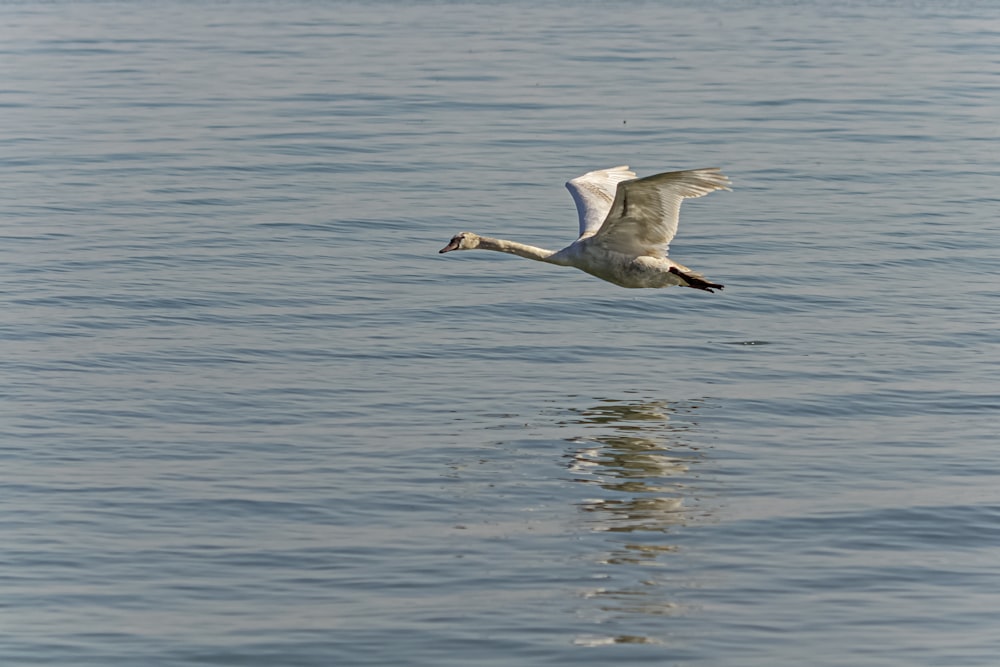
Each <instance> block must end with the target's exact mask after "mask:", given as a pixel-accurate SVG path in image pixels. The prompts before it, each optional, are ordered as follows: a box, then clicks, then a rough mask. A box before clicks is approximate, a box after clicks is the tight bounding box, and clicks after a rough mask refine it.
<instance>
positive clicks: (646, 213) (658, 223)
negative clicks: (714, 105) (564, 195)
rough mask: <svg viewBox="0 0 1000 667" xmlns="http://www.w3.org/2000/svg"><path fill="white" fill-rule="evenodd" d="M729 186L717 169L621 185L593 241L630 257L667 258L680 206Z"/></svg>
mask: <svg viewBox="0 0 1000 667" xmlns="http://www.w3.org/2000/svg"><path fill="white" fill-rule="evenodd" d="M729 185H730V182H729V179H728V178H727V177H726V176H724V175H723V174H722V172H721V171H719V170H718V169H716V168H709V169H691V170H688V171H671V172H667V173H665V174H656V175H655V176H647V177H645V178H640V179H636V180H632V181H625V182H623V183H619V184H618V190H617V192H616V194H615V200H614V202H613V203H612V204H611V210H610V211H609V212H608V216H607V219H606V220H605V221H604V224H603V225H601V227H600V229H599V230H598V231H597V233H596V234H595V235H594V241H595V242H597V243H600V244H601V245H603V246H604V247H606V248H608V249H611V250H616V251H618V252H622V253H626V254H630V255H652V256H654V257H666V256H667V250H668V249H669V247H670V241H671V239H673V238H674V234H676V233H677V218H678V216H679V214H680V210H681V202H682V201H683V200H684V199H687V198H689V197H702V196H704V195H707V194H708V193H710V192H714V191H715V190H728V189H729V187H728V186H729Z"/></svg>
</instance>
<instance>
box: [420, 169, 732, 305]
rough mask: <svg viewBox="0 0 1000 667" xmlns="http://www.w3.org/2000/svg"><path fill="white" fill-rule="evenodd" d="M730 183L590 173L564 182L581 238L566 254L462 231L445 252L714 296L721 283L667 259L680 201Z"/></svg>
mask: <svg viewBox="0 0 1000 667" xmlns="http://www.w3.org/2000/svg"><path fill="white" fill-rule="evenodd" d="M729 185H730V182H729V179H728V178H726V176H724V175H723V174H722V172H721V171H719V170H718V169H715V168H708V169H691V170H688V171H671V172H667V173H663V174H656V175H654V176H647V177H645V178H638V179H637V178H635V173H634V172H632V171H629V168H628V167H627V166H624V165H623V166H620V167H612V168H610V169H600V170H597V171H591V172H589V173H586V174H584V175H583V176H579V177H577V178H574V179H573V180H571V181H569V182H568V183H566V187H567V188H568V189H569V191H570V194H571V195H573V201H575V202H576V209H577V213H578V214H579V218H580V236H579V238H578V239H577V240H576V241H574V242H573V243H572V244H570V245H568V246H566V247H565V248H563V249H562V250H560V251H558V252H553V251H551V250H545V249H544V248H537V247H535V246H530V245H526V244H523V243H518V242H516V241H507V240H504V239H494V238H490V237H487V236H479V235H478V234H473V233H472V232H462V233H460V234H457V235H455V236H454V237H453V238H452V239H451V241H450V242H449V243H448V245H446V246H445V247H444V248H442V249H441V250H440V252H442V253H444V252H451V251H452V250H475V249H479V250H495V251H498V252H507V253H511V254H514V255H518V256H520V257H526V258H528V259H534V260H538V261H542V262H548V263H550V264H558V265H560V266H573V267H576V268H578V269H580V270H582V271H586V272H587V273H589V274H591V275H594V276H597V277H598V278H601V279H603V280H607V281H608V282H612V283H614V284H616V285H620V286H622V287H669V286H671V285H682V286H685V287H693V288H695V289H700V290H705V291H708V292H712V291H714V290H715V289H722V285H720V284H718V283H712V282H709V281H708V280H706V279H705V277H704V276H702V275H701V274H699V273H696V272H694V271H692V270H691V269H689V268H687V267H686V266H684V265H683V264H680V263H678V262H675V261H673V260H672V259H670V258H668V257H667V251H668V250H669V247H670V241H671V240H672V239H673V238H674V235H675V234H676V233H677V222H678V218H679V215H680V208H681V202H682V201H683V200H684V199H687V198H690V197H701V196H703V195H707V194H708V193H710V192H714V191H715V190H728V189H729V187H728V186H729Z"/></svg>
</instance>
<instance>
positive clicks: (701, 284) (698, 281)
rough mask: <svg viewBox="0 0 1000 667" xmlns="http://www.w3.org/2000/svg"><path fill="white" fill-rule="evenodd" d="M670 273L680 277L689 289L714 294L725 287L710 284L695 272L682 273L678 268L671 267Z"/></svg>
mask: <svg viewBox="0 0 1000 667" xmlns="http://www.w3.org/2000/svg"><path fill="white" fill-rule="evenodd" d="M670 273H673V274H674V275H676V276H678V277H680V278H681V280H683V281H684V282H685V283H687V286H688V287H693V288H695V289H700V290H705V291H706V292H714V291H715V290H717V289H718V290H721V289H722V288H723V287H724V285H721V284H719V283H710V282H709V281H707V280H705V279H704V278H702V277H701V276H699V275H698V274H697V273H693V272H691V273H684V272H683V271H681V270H680V269H678V268H677V267H676V266H671V267H670Z"/></svg>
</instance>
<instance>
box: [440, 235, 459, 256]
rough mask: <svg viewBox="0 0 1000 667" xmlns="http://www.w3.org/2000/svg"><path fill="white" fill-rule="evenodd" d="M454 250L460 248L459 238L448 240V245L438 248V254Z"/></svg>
mask: <svg viewBox="0 0 1000 667" xmlns="http://www.w3.org/2000/svg"><path fill="white" fill-rule="evenodd" d="M452 250H458V239H452V240H450V241H448V245H446V246H445V247H443V248H441V249H440V250H438V254H439V255H440V254H441V253H443V252H451V251H452Z"/></svg>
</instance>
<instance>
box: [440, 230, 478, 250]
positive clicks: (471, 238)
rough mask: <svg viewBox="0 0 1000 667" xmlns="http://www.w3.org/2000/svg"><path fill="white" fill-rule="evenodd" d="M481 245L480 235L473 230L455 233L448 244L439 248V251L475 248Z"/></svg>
mask: <svg viewBox="0 0 1000 667" xmlns="http://www.w3.org/2000/svg"><path fill="white" fill-rule="evenodd" d="M478 247H479V235H477V234H473V233H472V232H461V233H460V234H455V235H454V236H453V237H451V240H450V241H448V245H446V246H445V247H443V248H441V249H440V250H438V252H439V253H442V252H451V251H452V250H475V249H476V248H478Z"/></svg>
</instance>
